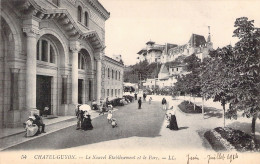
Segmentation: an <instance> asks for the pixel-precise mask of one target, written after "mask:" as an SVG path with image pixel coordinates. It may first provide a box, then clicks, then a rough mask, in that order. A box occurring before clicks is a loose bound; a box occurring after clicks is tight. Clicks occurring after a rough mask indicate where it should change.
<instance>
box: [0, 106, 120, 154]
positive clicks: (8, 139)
mask: <svg viewBox="0 0 260 164" xmlns="http://www.w3.org/2000/svg"><path fill="white" fill-rule="evenodd" d="M114 109H115V111H116V110H117V109H116V108H114ZM89 113H90V115H91V118H92V119H94V118H96V117H98V116H99V112H97V111H93V110H91V111H90V112H89ZM43 122H44V123H45V125H46V127H45V129H46V132H47V133H42V134H40V135H38V136H34V137H29V138H25V137H24V134H25V129H24V128H23V127H20V128H5V129H1V133H0V151H2V150H4V149H6V148H8V147H12V146H14V145H17V144H21V143H23V142H27V141H29V140H33V139H36V138H38V137H43V136H45V135H48V134H50V133H53V132H56V131H58V130H61V129H64V128H67V127H70V126H73V125H76V123H77V118H76V116H57V118H52V119H47V118H43Z"/></svg>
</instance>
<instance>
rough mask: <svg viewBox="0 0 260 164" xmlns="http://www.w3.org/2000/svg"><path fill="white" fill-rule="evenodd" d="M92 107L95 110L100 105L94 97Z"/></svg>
mask: <svg viewBox="0 0 260 164" xmlns="http://www.w3.org/2000/svg"><path fill="white" fill-rule="evenodd" d="M92 109H93V110H98V105H97V102H96V100H95V99H93V101H92Z"/></svg>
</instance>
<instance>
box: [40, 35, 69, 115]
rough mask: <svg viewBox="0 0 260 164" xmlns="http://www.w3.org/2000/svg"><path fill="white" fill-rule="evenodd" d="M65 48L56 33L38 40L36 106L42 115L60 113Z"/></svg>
mask: <svg viewBox="0 0 260 164" xmlns="http://www.w3.org/2000/svg"><path fill="white" fill-rule="evenodd" d="M62 62H64V48H63V46H62V44H61V42H60V41H59V39H58V38H56V37H55V36H54V35H51V34H45V35H42V36H41V37H40V38H39V39H38V41H37V77H36V107H37V109H38V110H40V114H41V115H42V114H43V115H59V104H60V103H59V78H60V76H59V68H60V67H61V66H63V65H64V63H62Z"/></svg>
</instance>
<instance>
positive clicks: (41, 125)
mask: <svg viewBox="0 0 260 164" xmlns="http://www.w3.org/2000/svg"><path fill="white" fill-rule="evenodd" d="M34 117H35V120H34V121H33V123H34V124H36V125H37V126H38V132H37V134H41V133H46V132H45V131H44V129H45V124H44V123H43V121H42V117H41V116H39V115H37V114H34ZM40 128H41V131H40Z"/></svg>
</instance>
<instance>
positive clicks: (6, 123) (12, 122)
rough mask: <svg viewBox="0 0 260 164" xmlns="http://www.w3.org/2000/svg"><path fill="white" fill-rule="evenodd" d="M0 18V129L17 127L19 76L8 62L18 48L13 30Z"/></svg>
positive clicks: (18, 119) (12, 64)
mask: <svg viewBox="0 0 260 164" xmlns="http://www.w3.org/2000/svg"><path fill="white" fill-rule="evenodd" d="M0 18H1V19H0V21H1V27H0V93H1V94H0V128H3V127H14V126H17V124H18V123H19V121H20V116H19V93H18V89H19V85H18V78H19V75H18V72H16V73H15V71H14V62H12V63H11V62H10V61H12V59H14V57H15V51H17V48H18V47H16V46H15V40H14V34H13V33H14V31H13V30H14V29H11V25H9V23H10V22H8V21H6V20H5V18H3V17H0ZM7 20H8V19H7ZM13 28H14V27H13ZM16 70H19V69H16ZM14 113H17V115H15V114H14ZM8 117H9V119H8Z"/></svg>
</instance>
